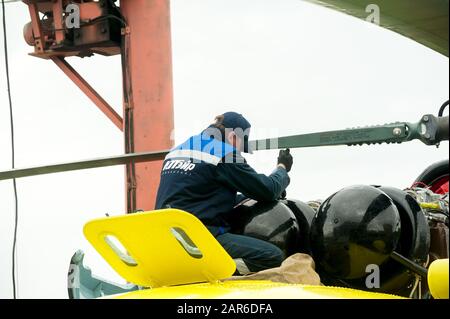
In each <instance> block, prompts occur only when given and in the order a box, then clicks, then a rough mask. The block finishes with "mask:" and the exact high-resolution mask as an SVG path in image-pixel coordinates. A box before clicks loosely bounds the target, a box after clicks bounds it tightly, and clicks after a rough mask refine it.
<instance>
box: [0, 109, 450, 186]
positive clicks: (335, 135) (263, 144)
mask: <svg viewBox="0 0 450 319" xmlns="http://www.w3.org/2000/svg"><path fill="white" fill-rule="evenodd" d="M448 139H449V119H448V116H445V117H436V116H434V115H431V114H427V115H424V116H423V117H422V118H421V120H420V121H419V122H418V123H407V122H397V123H391V124H385V125H379V126H372V127H363V128H352V129H346V130H340V131H328V132H319V133H311V134H300V135H292V136H283V137H278V138H273V139H263V140H256V141H250V147H251V148H252V149H253V150H255V151H258V150H267V149H282V148H299V147H315V146H332V145H362V144H376V143H403V142H408V141H412V140H420V141H422V142H423V143H425V144H427V145H439V143H440V142H441V141H448ZM168 152H169V150H163V151H156V152H142V153H129V154H125V155H117V156H112V157H104V158H98V159H89V160H83V161H77V162H70V163H63V164H55V165H45V166H38V167H30V168H21V169H20V168H17V169H11V170H7V171H0V180H5V179H12V178H19V177H27V176H34V175H42V174H51V173H58V172H66V171H73V170H79V169H88V168H97V167H105V166H113V165H123V164H127V163H130V162H133V161H134V162H136V163H138V162H148V161H153V160H160V159H162V158H164V156H165V155H166V154H167V153H168Z"/></svg>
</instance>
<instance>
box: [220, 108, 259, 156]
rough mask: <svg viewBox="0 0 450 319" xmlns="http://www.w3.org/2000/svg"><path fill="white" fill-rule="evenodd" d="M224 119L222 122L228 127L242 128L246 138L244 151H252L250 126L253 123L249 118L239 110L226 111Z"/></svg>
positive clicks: (244, 138)
mask: <svg viewBox="0 0 450 319" xmlns="http://www.w3.org/2000/svg"><path fill="white" fill-rule="evenodd" d="M222 116H223V120H222V122H221V124H222V125H223V126H224V127H225V128H228V129H233V130H235V129H242V131H243V133H244V136H243V137H242V138H243V140H244V150H243V151H244V152H245V153H252V150H250V148H249V139H248V138H249V134H250V128H251V124H250V122H249V121H247V119H246V118H245V117H244V116H242V114H240V113H237V112H226V113H224V114H222Z"/></svg>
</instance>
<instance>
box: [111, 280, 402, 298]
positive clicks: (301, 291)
mask: <svg viewBox="0 0 450 319" xmlns="http://www.w3.org/2000/svg"><path fill="white" fill-rule="evenodd" d="M110 298H115V299H402V298H401V297H398V296H394V295H388V294H380V293H372V292H367V291H361V290H355V289H349V288H340V287H326V286H308V285H296V284H285V283H276V282H272V281H254V280H239V281H238V280H232V281H223V282H217V283H201V284H191V285H182V286H177V287H160V288H155V289H146V290H139V291H133V292H129V293H125V294H120V295H115V296H110Z"/></svg>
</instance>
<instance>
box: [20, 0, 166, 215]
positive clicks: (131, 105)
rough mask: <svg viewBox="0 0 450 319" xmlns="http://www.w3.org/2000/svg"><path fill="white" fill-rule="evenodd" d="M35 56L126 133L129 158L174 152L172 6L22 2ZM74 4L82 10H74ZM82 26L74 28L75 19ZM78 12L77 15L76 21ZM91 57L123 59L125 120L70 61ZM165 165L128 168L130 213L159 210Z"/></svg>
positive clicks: (126, 1)
mask: <svg viewBox="0 0 450 319" xmlns="http://www.w3.org/2000/svg"><path fill="white" fill-rule="evenodd" d="M23 2H24V3H25V4H26V5H28V9H29V12H30V17H31V22H30V23H28V24H27V25H25V27H24V38H25V41H26V42H27V43H28V44H29V45H32V46H34V52H33V53H30V54H31V55H33V56H36V57H40V58H44V59H51V60H52V61H53V62H54V63H55V64H56V65H57V66H58V67H59V68H60V69H61V70H62V71H63V72H64V73H65V74H66V75H67V76H68V77H69V78H70V79H71V80H72V81H73V82H74V83H75V84H76V85H77V86H78V87H79V88H80V89H81V90H82V92H83V93H84V94H86V96H88V97H89V98H90V99H91V101H92V102H93V103H94V104H95V105H96V106H97V107H98V108H99V109H100V110H101V111H102V112H103V113H104V114H105V115H106V116H107V117H108V118H109V119H110V120H111V121H112V122H113V124H114V125H116V126H117V127H118V128H119V129H120V130H122V131H124V141H125V143H124V144H125V152H126V153H132V152H150V151H156V150H166V149H169V148H171V147H172V140H171V134H172V131H173V125H174V120H173V93H172V55H171V36H170V6H169V0H122V1H121V6H120V8H119V7H117V6H116V5H115V0H99V1H91V0H71V1H69V0H50V1H49V0H23ZM74 5H75V6H76V9H77V10H76V12H75V11H74V10H71V9H72V8H73V6H74ZM77 12H78V13H79V21H76V22H78V23H79V25H77V26H76V27H74V26H73V23H72V22H74V20H73V19H74V17H75V19H78V16H77ZM74 14H75V16H74ZM93 54H101V55H105V56H111V55H115V54H121V55H122V74H123V78H122V82H123V83H122V85H123V116H120V115H119V114H117V113H116V112H115V111H114V109H113V108H112V107H111V106H110V105H109V104H108V103H107V102H106V101H105V100H104V99H103V98H102V97H101V95H100V94H99V93H97V92H96V91H95V90H94V88H92V87H91V86H90V85H89V83H88V82H87V81H86V80H84V79H83V78H82V77H81V76H80V74H78V73H77V72H76V70H75V69H74V68H73V67H72V66H70V64H69V63H68V62H67V61H65V59H64V58H65V57H68V56H79V57H87V56H91V55H93ZM161 160H162V159H158V160H153V161H151V162H144V163H134V162H132V163H131V164H128V165H127V166H126V188H127V190H126V199H127V212H133V211H135V210H137V209H143V210H151V209H153V208H154V203H155V198H156V191H157V188H158V184H159V171H160V167H161V164H162V161H161Z"/></svg>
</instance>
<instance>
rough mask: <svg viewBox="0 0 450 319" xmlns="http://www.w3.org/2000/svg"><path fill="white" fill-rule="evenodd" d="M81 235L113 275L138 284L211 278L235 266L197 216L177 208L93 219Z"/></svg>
mask: <svg viewBox="0 0 450 319" xmlns="http://www.w3.org/2000/svg"><path fill="white" fill-rule="evenodd" d="M174 230H176V231H175V233H174ZM183 234H184V235H187V236H188V238H187V237H186V236H184V237H183ZM84 235H85V236H86V238H87V239H88V240H89V242H90V243H91V244H92V245H93V246H94V247H95V249H96V250H97V251H98V252H99V253H100V255H102V257H103V258H104V259H105V260H106V261H107V262H108V263H109V264H110V265H111V267H112V268H113V269H114V270H115V271H117V273H119V275H121V276H122V277H123V278H124V279H126V280H127V281H129V282H131V283H134V284H137V285H140V286H144V287H159V286H170V285H181V284H190V283H196V282H207V281H217V280H219V279H224V278H227V277H230V276H231V275H232V274H233V273H234V271H235V268H236V265H235V263H234V261H233V259H231V257H230V256H229V255H228V253H227V252H226V251H225V250H224V249H223V247H222V246H221V245H220V244H219V243H218V242H217V240H216V239H215V238H214V236H212V234H211V233H210V232H209V231H208V229H207V228H206V227H205V226H204V225H203V224H202V223H201V222H200V220H198V219H197V218H196V217H195V216H193V215H192V214H189V213H187V212H184V211H181V210H177V209H162V210H156V211H150V212H144V213H135V214H129V215H123V216H114V217H106V218H101V219H96V220H93V221H90V222H88V223H87V224H86V225H85V226H84ZM111 236H112V237H111ZM114 238H115V239H114ZM177 238H178V239H177ZM180 238H181V240H180ZM115 240H118V241H119V242H120V244H122V246H123V247H122V249H120V248H121V247H120V244H118V243H117V242H115ZM108 242H109V244H108ZM111 243H112V244H111Z"/></svg>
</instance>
